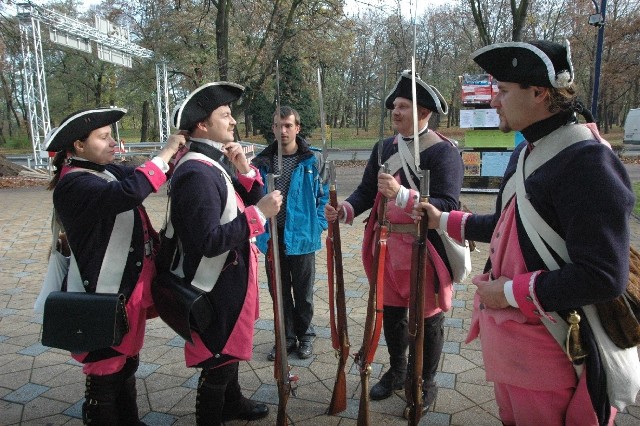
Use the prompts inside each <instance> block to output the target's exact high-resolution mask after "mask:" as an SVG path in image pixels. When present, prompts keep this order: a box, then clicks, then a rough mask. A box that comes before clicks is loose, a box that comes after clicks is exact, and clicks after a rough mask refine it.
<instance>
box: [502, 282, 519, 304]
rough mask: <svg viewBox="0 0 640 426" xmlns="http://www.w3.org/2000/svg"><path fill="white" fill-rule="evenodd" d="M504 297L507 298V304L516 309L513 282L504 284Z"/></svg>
mask: <svg viewBox="0 0 640 426" xmlns="http://www.w3.org/2000/svg"><path fill="white" fill-rule="evenodd" d="M504 297H506V298H507V302H509V305H511V306H513V307H514V308H517V307H518V302H516V297H515V296H514V294H513V280H509V281H507V282H506V283H504Z"/></svg>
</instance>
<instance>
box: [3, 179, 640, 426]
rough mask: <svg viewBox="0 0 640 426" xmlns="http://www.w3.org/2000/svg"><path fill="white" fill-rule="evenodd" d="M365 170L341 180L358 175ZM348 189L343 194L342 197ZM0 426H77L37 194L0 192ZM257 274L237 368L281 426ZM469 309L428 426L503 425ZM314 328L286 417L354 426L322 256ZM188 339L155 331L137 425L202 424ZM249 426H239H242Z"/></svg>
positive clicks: (476, 203)
mask: <svg viewBox="0 0 640 426" xmlns="http://www.w3.org/2000/svg"><path fill="white" fill-rule="evenodd" d="M360 173H361V171H344V173H343V175H344V176H345V177H347V176H348V175H359V174H360ZM350 185H351V186H353V185H352V184H346V185H343V186H344V188H343V190H342V192H343V194H347V193H349V191H350V190H351V189H352V187H350ZM0 199H1V200H2V201H1V205H2V208H1V209H0V425H14V424H23V425H58V424H68V425H74V424H76V425H77V424H81V419H80V412H81V410H80V407H81V404H82V400H83V394H84V376H83V374H82V371H81V366H80V364H78V363H76V362H74V361H73V360H71V358H70V357H69V355H68V353H67V352H65V351H61V350H58V349H51V348H48V347H45V346H42V345H41V344H40V342H39V340H40V332H41V326H42V317H41V316H40V315H36V314H34V313H33V310H32V307H33V302H34V300H35V298H36V296H37V294H38V292H39V289H40V285H41V282H42V280H43V276H44V273H45V270H46V265H47V254H48V248H49V247H48V246H49V243H50V238H51V237H50V231H49V214H50V211H51V194H50V193H49V192H47V191H45V190H44V189H43V188H41V187H37V188H20V189H10V190H9V189H7V190H1V191H0ZM494 199H495V195H493V194H463V196H462V200H463V201H464V202H465V203H466V204H467V205H468V206H469V208H470V209H471V210H473V211H475V212H479V213H483V212H490V211H491V209H492V208H493V203H494ZM165 201H166V198H165V195H164V191H161V193H160V194H156V195H152V196H151V197H149V199H148V200H147V201H146V202H145V205H146V206H147V209H148V211H149V212H150V216H151V218H152V221H153V223H154V225H155V226H156V228H159V227H160V225H161V221H162V217H163V209H164V206H165ZM632 222H633V223H632V228H633V229H632V235H633V243H634V244H635V246H636V247H640V241H639V236H640V221H638V220H637V219H634V220H633V221H632ZM362 231H363V225H362V223H360V222H358V223H357V224H356V225H354V226H352V227H348V226H343V227H342V229H341V233H342V241H343V255H344V266H345V282H346V295H347V309H348V326H349V337H350V341H351V346H352V352H355V351H357V349H358V348H359V347H360V344H361V341H362V333H363V323H364V318H365V312H366V299H367V295H368V284H367V280H366V278H365V275H364V272H363V270H362V266H361V262H360V241H361V239H362ZM486 255H487V250H486V245H484V244H479V247H478V251H477V252H474V253H473V254H472V259H473V264H474V271H476V272H477V271H480V270H481V269H482V266H483V264H484V261H485V259H486ZM260 269H261V276H260V314H261V315H260V316H261V318H260V319H259V320H258V322H257V323H256V329H255V347H254V356H253V359H252V360H251V361H249V362H242V363H241V364H240V371H241V374H240V376H241V377H240V383H241V385H242V387H243V391H244V393H245V395H246V396H248V397H251V398H253V399H256V400H259V401H263V402H265V403H267V404H269V405H270V408H271V410H270V414H269V417H267V418H266V419H264V420H262V421H259V422H253V424H260V425H272V424H275V420H276V411H277V410H276V408H277V388H276V386H275V382H274V379H273V364H272V363H271V362H268V361H267V359H266V356H267V353H268V352H269V351H270V349H271V347H272V345H273V341H274V336H273V314H272V305H271V300H270V297H269V293H268V291H267V287H266V278H265V275H264V271H263V270H262V269H263V268H260ZM472 298H473V286H472V285H471V284H470V280H469V279H467V281H465V282H464V283H462V284H458V285H456V287H455V300H454V302H453V308H452V309H451V311H450V312H448V313H447V318H446V322H445V332H446V343H445V346H444V350H443V355H442V357H441V362H440V366H439V369H438V374H437V382H438V385H439V387H440V392H439V394H438V398H437V400H436V403H435V407H434V408H433V410H432V411H430V412H429V413H427V414H426V416H425V417H424V418H423V420H422V423H423V424H433V425H500V424H501V423H500V421H499V420H498V417H497V407H496V404H495V401H494V397H493V389H492V386H491V385H490V384H489V383H487V382H486V381H485V375H484V370H483V363H482V355H481V351H480V346H479V344H478V342H477V341H475V342H473V343H471V344H464V343H463V341H464V339H465V336H466V333H467V330H468V328H469V321H470V317H471V306H472ZM314 324H315V326H316V330H317V333H318V337H317V339H316V341H315V343H314V355H313V356H312V357H311V358H309V359H306V360H301V359H298V358H297V357H296V355H295V354H292V355H290V357H289V362H290V364H291V366H292V367H293V371H294V373H295V374H297V375H298V376H299V377H300V380H299V387H298V391H297V396H296V397H291V398H290V399H289V404H288V407H287V413H288V416H289V423H290V424H294V425H308V424H314V425H338V424H339V425H355V424H356V418H357V412H358V401H359V396H360V380H359V375H358V373H357V370H356V368H355V367H354V366H353V362H352V361H349V362H348V365H347V372H348V374H347V396H348V404H347V410H346V411H344V412H342V413H340V414H338V415H335V416H329V415H327V414H326V410H327V407H328V405H329V401H330V399H331V390H332V387H333V382H334V377H335V373H336V368H337V361H336V358H335V356H334V351H333V349H332V348H331V339H330V330H329V305H328V291H327V275H326V255H325V252H324V250H322V251H320V252H319V253H318V256H317V274H316V285H315V316H314ZM384 344H385V343H384V339H383V340H382V342H381V346H380V347H379V349H378V352H377V354H376V357H375V360H374V365H373V372H372V379H371V383H370V384H371V385H373V384H374V383H375V382H377V378H379V377H380V375H381V374H382V372H383V371H384V369H385V363H386V361H387V359H388V356H387V351H386V348H385V347H384ZM182 346H183V340H182V339H181V338H179V337H177V336H176V334H175V333H174V332H173V331H172V330H171V329H169V328H168V327H167V326H166V325H165V324H164V323H163V322H162V321H161V320H160V319H154V320H152V321H150V322H149V323H148V327H147V334H146V340H145V344H144V347H143V349H142V352H141V363H140V368H139V370H138V372H137V374H136V375H137V377H138V382H137V383H138V404H139V408H140V417H141V419H142V420H143V421H144V422H145V423H147V424H148V425H158V426H160V425H193V424H195V415H194V406H195V393H196V391H195V388H196V384H197V378H198V375H199V371H198V370H195V369H188V368H186V367H185V365H184V360H183V352H182ZM636 402H637V404H636V405H634V406H632V407H628V409H627V412H625V413H622V414H619V415H618V417H617V421H616V424H618V425H637V424H639V423H640V398H639V399H638V400H637V401H636ZM403 408H404V402H403V400H402V392H397V393H396V395H394V396H393V397H391V398H389V399H387V400H384V401H372V402H371V411H372V413H371V419H372V423H373V424H389V425H396V424H397V425H401V424H405V423H406V421H405V420H404V419H402V417H401V415H402V411H403ZM244 423H246V422H233V423H232V424H244Z"/></svg>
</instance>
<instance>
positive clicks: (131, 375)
mask: <svg viewBox="0 0 640 426" xmlns="http://www.w3.org/2000/svg"><path fill="white" fill-rule="evenodd" d="M138 364H139V359H138V357H133V358H128V359H127V363H126V364H125V365H124V367H123V368H122V371H121V374H122V377H123V381H122V385H121V387H120V394H119V395H118V398H117V399H116V405H117V407H118V414H119V418H120V422H119V424H120V425H121V426H131V425H138V426H141V425H144V423H143V422H141V421H140V418H139V417H138V402H137V399H138V392H137V391H136V371H137V370H138Z"/></svg>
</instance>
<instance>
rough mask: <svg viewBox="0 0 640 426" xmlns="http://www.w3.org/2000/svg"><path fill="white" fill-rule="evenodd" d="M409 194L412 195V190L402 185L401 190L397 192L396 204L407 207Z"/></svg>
mask: <svg viewBox="0 0 640 426" xmlns="http://www.w3.org/2000/svg"><path fill="white" fill-rule="evenodd" d="M409 195H411V192H410V191H409V190H408V189H407V188H405V187H404V186H402V185H400V190H399V191H398V193H397V194H396V206H398V207H400V208H401V209H403V208H405V207H407V203H408V202H409Z"/></svg>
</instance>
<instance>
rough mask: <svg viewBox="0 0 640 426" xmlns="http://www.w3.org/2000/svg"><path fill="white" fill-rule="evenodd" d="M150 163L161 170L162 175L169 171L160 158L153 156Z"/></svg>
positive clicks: (165, 163)
mask: <svg viewBox="0 0 640 426" xmlns="http://www.w3.org/2000/svg"><path fill="white" fill-rule="evenodd" d="M151 162H152V163H153V164H155V165H156V166H158V168H159V169H160V170H162V173H167V172H168V171H169V165H168V164H167V162H166V161H164V160H163V159H162V158H160V157H158V156H155V157H153V158H152V159H151Z"/></svg>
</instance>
